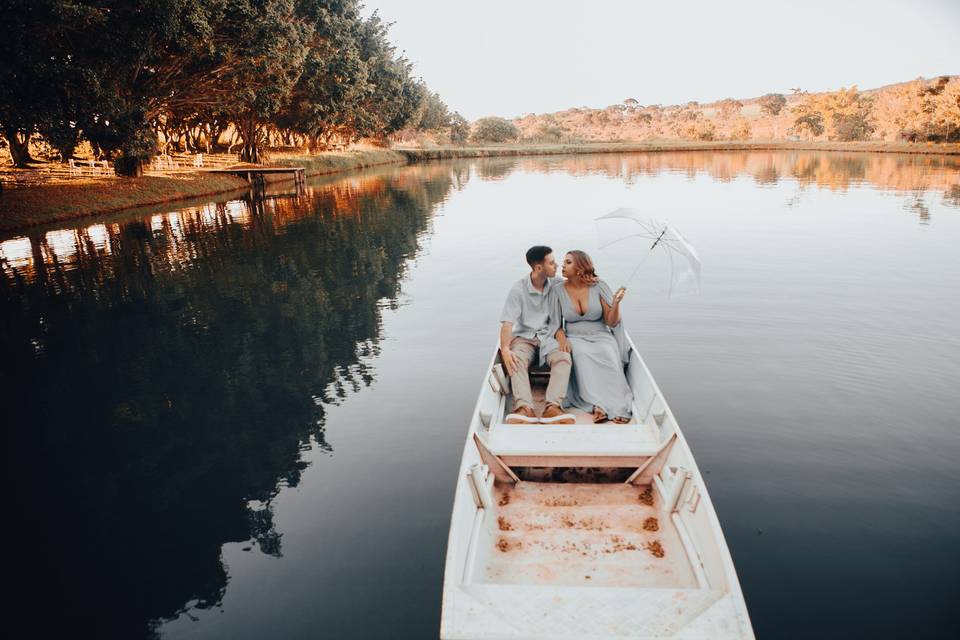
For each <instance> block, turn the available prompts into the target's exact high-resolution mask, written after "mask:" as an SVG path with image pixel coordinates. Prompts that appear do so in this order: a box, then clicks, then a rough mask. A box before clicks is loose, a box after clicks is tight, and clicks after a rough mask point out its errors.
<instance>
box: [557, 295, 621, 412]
mask: <svg viewBox="0 0 960 640" xmlns="http://www.w3.org/2000/svg"><path fill="white" fill-rule="evenodd" d="M551 295H553V296H555V298H556V299H555V301H554V305H555V306H554V308H555V309H556V308H559V311H560V313H561V315H562V317H563V322H564V323H565V328H566V334H567V340H568V341H569V342H570V346H571V347H572V349H573V353H572V354H571V355H572V356H573V369H572V370H571V372H570V387H569V389H568V391H567V399H566V401H565V402H564V407H571V406H572V407H576V408H578V409H580V410H582V411H585V412H587V413H593V408H594V407H599V408H600V410H601V411H603V412H604V413H605V414H607V417H608V418H610V419H613V418H630V417H631V416H632V415H633V391H632V390H631V389H630V385H628V384H627V377H626V375H625V373H624V363H625V362H626V361H627V358H628V356H627V351H626V347H625V346H624V343H625V337H623V336H621V337H620V339H618V338H617V337H615V335H614V333H615V332H614V331H613V330H611V328H610V327H608V326H607V325H606V324H605V323H604V322H603V307H602V306H601V304H600V296H601V295H602V296H603V297H604V299H605V300H606V302H607V304H610V303H611V301H612V299H613V293H612V292H611V291H610V287H608V286H607V284H606V283H605V282H603V281H602V280H601V281H600V282H598V283H597V284H595V285H591V286H590V287H589V291H588V295H587V309H586V312H585V313H584V314H583V315H580V314H579V313H578V311H577V308H576V305H575V304H574V302H573V300H571V298H570V294H568V293H567V290H566V287H564V286H562V285H561V286H557V287H553V290H552V291H551ZM617 329H618V330H619V331H621V332H622V327H621V326H620V325H618V327H617Z"/></svg>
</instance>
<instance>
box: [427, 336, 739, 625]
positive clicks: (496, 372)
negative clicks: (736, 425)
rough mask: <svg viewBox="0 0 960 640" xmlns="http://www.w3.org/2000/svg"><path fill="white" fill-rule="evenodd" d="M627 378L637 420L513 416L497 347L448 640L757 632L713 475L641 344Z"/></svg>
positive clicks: (462, 509)
mask: <svg viewBox="0 0 960 640" xmlns="http://www.w3.org/2000/svg"><path fill="white" fill-rule="evenodd" d="M631 346H632V343H631ZM574 357H576V354H574ZM627 378H628V380H629V382H630V386H631V388H632V389H633V392H634V420H633V422H632V423H630V424H627V425H617V424H613V423H606V424H601V425H594V424H592V421H591V420H590V418H589V416H587V415H584V414H582V413H581V412H574V413H577V414H578V418H577V424H573V425H553V426H546V425H508V424H504V422H503V419H504V415H505V413H506V409H507V408H508V407H509V406H510V395H509V387H508V381H507V379H506V378H505V376H504V375H503V369H502V366H501V365H500V361H499V354H495V356H494V358H493V359H492V361H491V363H490V368H489V369H488V371H487V375H486V376H485V379H484V382H483V385H482V388H481V391H480V398H479V399H478V400H477V405H476V407H475V408H474V410H473V415H472V416H471V419H470V430H469V433H468V434H467V441H466V445H465V447H464V451H463V459H462V460H461V463H460V471H459V476H458V479H457V488H456V495H455V497H454V504H453V515H452V518H451V522H450V537H449V541H448V543H447V558H446V565H445V569H444V581H443V612H442V614H441V622H440V637H441V638H442V639H444V640H455V639H458V640H459V639H463V640H468V639H469V640H475V639H480V638H484V639H486V638H524V639H535V638H543V639H547V638H550V639H553V638H577V639H579V640H587V639H594V638H665V637H669V638H704V639H706V638H710V639H711V640H720V639H726V638H731V639H733V638H737V639H741V638H753V637H754V636H753V629H752V627H751V625H750V618H749V615H748V613H747V607H746V604H745V603H744V600H743V593H742V591H741V589H740V583H739V581H738V580H737V574H736V570H735V569H734V566H733V561H732V560H731V558H730V552H729V550H728V549H727V543H726V541H725V540H724V537H723V531H722V530H721V528H720V522H719V521H718V520H717V515H716V513H715V512H714V509H713V504H712V503H711V502H710V496H709V495H708V494H707V488H706V485H705V484H704V481H703V476H701V475H700V471H699V470H698V469H697V465H696V462H694V459H693V454H692V453H691V451H690V448H689V446H688V445H687V441H686V440H685V439H684V437H683V434H682V433H681V432H680V427H679V426H678V425H677V421H676V419H675V418H674V416H673V413H672V412H671V411H670V407H669V406H667V403H666V401H665V400H664V398H663V396H662V394H661V393H660V389H659V388H658V387H657V384H656V382H654V380H653V377H652V376H651V375H650V371H649V370H648V369H647V366H646V364H644V362H643V359H642V358H641V357H640V355H639V352H638V351H637V349H636V347H635V346H634V348H633V352H632V356H631V360H630V364H629V366H628V367H627ZM549 469H554V471H552V472H550V471H548V470H549ZM598 470H604V471H598Z"/></svg>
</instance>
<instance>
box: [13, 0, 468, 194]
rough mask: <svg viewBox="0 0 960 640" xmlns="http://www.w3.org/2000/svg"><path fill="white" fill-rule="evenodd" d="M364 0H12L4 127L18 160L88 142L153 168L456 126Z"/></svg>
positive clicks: (127, 162) (129, 163)
mask: <svg viewBox="0 0 960 640" xmlns="http://www.w3.org/2000/svg"><path fill="white" fill-rule="evenodd" d="M360 8H361V5H360V3H359V1H358V0H338V2H329V1H328V0H143V1H140V2H137V3H129V2H123V1H121V0H104V1H103V2H98V3H96V5H92V4H90V3H87V2H81V1H78V0H11V1H9V2H5V3H3V6H2V8H0V25H3V26H2V27H0V32H2V33H0V35H2V37H0V56H2V60H3V63H2V64H0V129H2V132H3V137H4V139H5V146H6V147H7V150H8V152H9V154H10V156H11V158H12V160H13V162H14V164H15V166H18V167H26V166H29V165H30V162H31V160H32V155H33V154H35V153H42V154H44V155H46V156H47V157H51V158H52V157H55V158H59V159H61V160H65V159H68V158H72V157H73V156H74V155H75V154H76V153H77V150H78V148H79V147H81V146H85V147H88V148H89V153H90V154H92V155H93V156H94V157H96V158H97V159H101V158H108V159H110V160H112V161H113V166H114V169H115V170H116V173H118V174H121V175H127V176H136V175H140V174H141V173H142V172H143V168H144V165H145V163H146V162H147V161H148V160H149V159H150V158H151V157H152V156H153V155H154V154H156V153H157V152H158V151H163V152H169V151H170V150H171V149H172V148H173V149H176V148H180V149H183V150H193V151H203V152H206V153H210V152H211V151H213V150H215V149H217V148H221V147H225V148H226V149H228V150H230V151H233V150H234V149H236V151H237V152H238V155H239V159H240V160H241V161H246V162H260V161H262V160H263V159H264V152H265V150H266V149H267V148H268V147H283V146H285V147H303V148H309V149H311V150H319V149H324V148H329V147H331V146H342V145H344V144H347V143H350V142H354V141H357V140H359V139H361V138H368V139H372V140H385V139H386V137H387V136H389V135H390V134H391V133H394V132H396V131H400V130H401V129H414V130H425V129H429V128H431V127H441V126H442V127H447V126H448V125H449V120H450V118H451V116H452V114H450V113H449V112H448V110H447V107H446V105H445V104H443V102H442V101H441V100H440V97H439V96H438V95H437V94H435V93H432V92H431V91H430V90H429V89H428V88H427V87H426V85H425V84H424V83H423V82H422V81H421V80H419V79H417V78H415V77H414V75H413V69H412V65H411V63H410V62H409V61H408V60H407V59H406V58H405V57H404V56H403V55H402V54H400V53H398V52H397V51H396V49H395V47H394V46H393V45H392V44H391V43H390V42H389V40H388V38H387V30H388V27H389V25H388V24H386V23H384V22H383V21H382V20H381V19H380V18H379V16H378V15H377V14H376V13H374V14H373V15H371V16H369V17H367V18H364V17H362V16H361V14H360Z"/></svg>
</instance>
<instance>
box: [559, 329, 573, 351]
mask: <svg viewBox="0 0 960 640" xmlns="http://www.w3.org/2000/svg"><path fill="white" fill-rule="evenodd" d="M557 344H558V345H560V351H563V352H564V353H571V352H572V351H573V347H572V346H570V341H569V340H567V336H565V335H563V334H562V333H561V334H560V335H558V336H557Z"/></svg>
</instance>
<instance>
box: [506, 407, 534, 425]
mask: <svg viewBox="0 0 960 640" xmlns="http://www.w3.org/2000/svg"><path fill="white" fill-rule="evenodd" d="M504 422H506V423H507V424H537V423H538V422H540V419H539V418H537V414H535V413H534V412H533V409H531V408H530V407H528V406H522V407H517V409H516V411H514V412H513V413H510V414H508V415H507V418H506V420H504Z"/></svg>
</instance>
